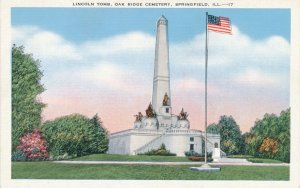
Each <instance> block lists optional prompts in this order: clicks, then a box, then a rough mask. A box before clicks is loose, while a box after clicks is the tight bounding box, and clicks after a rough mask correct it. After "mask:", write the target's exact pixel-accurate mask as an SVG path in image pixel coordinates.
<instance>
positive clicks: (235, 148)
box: [207, 116, 244, 155]
mask: <svg viewBox="0 0 300 188" xmlns="http://www.w3.org/2000/svg"><path fill="white" fill-rule="evenodd" d="M207 132H208V133H214V134H220V137H221V149H222V150H223V151H224V152H225V153H226V154H229V155H230V154H241V153H243V151H244V141H243V138H242V133H241V131H240V127H239V125H238V124H237V123H236V122H235V120H234V118H233V117H232V116H221V117H220V120H219V122H218V124H211V125H209V126H208V128H207Z"/></svg>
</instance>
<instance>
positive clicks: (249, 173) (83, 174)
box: [12, 162, 289, 180]
mask: <svg viewBox="0 0 300 188" xmlns="http://www.w3.org/2000/svg"><path fill="white" fill-rule="evenodd" d="M189 167H190V166H189V165H182V166H147V165H80V164H58V163H52V162H13V163H12V178H13V179H19V178H21V179H124V180H129V179H131V180H133V179H136V180H288V179H289V167H253V166H222V167H221V172H210V173H209V172H193V171H190V170H189Z"/></svg>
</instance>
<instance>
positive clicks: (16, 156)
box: [11, 149, 27, 161]
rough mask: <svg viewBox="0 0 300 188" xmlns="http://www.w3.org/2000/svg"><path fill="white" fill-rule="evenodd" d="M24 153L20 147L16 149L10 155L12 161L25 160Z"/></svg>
mask: <svg viewBox="0 0 300 188" xmlns="http://www.w3.org/2000/svg"><path fill="white" fill-rule="evenodd" d="M26 158H27V157H26V154H25V153H24V151H22V150H21V149H16V151H14V152H13V154H12V156H11V160H12V161H26Z"/></svg>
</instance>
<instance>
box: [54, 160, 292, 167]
mask: <svg viewBox="0 0 300 188" xmlns="http://www.w3.org/2000/svg"><path fill="white" fill-rule="evenodd" d="M53 162H54V163H62V164H86V165H91V164H95V165H97V164H112V165H202V164H204V162H153V161H53ZM208 164H209V165H212V166H290V164H288V163H250V162H246V163H240V162H213V163H208Z"/></svg>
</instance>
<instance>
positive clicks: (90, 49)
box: [82, 31, 155, 56]
mask: <svg viewBox="0 0 300 188" xmlns="http://www.w3.org/2000/svg"><path fill="white" fill-rule="evenodd" d="M154 44H155V38H154V37H153V36H151V35H149V34H146V33H143V32H138V31H137V32H129V33H125V34H122V35H117V36H113V37H110V38H107V39H104V40H99V41H88V42H86V43H84V44H83V46H82V48H83V50H84V51H85V52H86V53H88V54H89V55H98V56H99V55H101V56H108V55H116V54H120V53H135V54H137V53H142V52H143V51H148V50H150V49H153V46H154Z"/></svg>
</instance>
